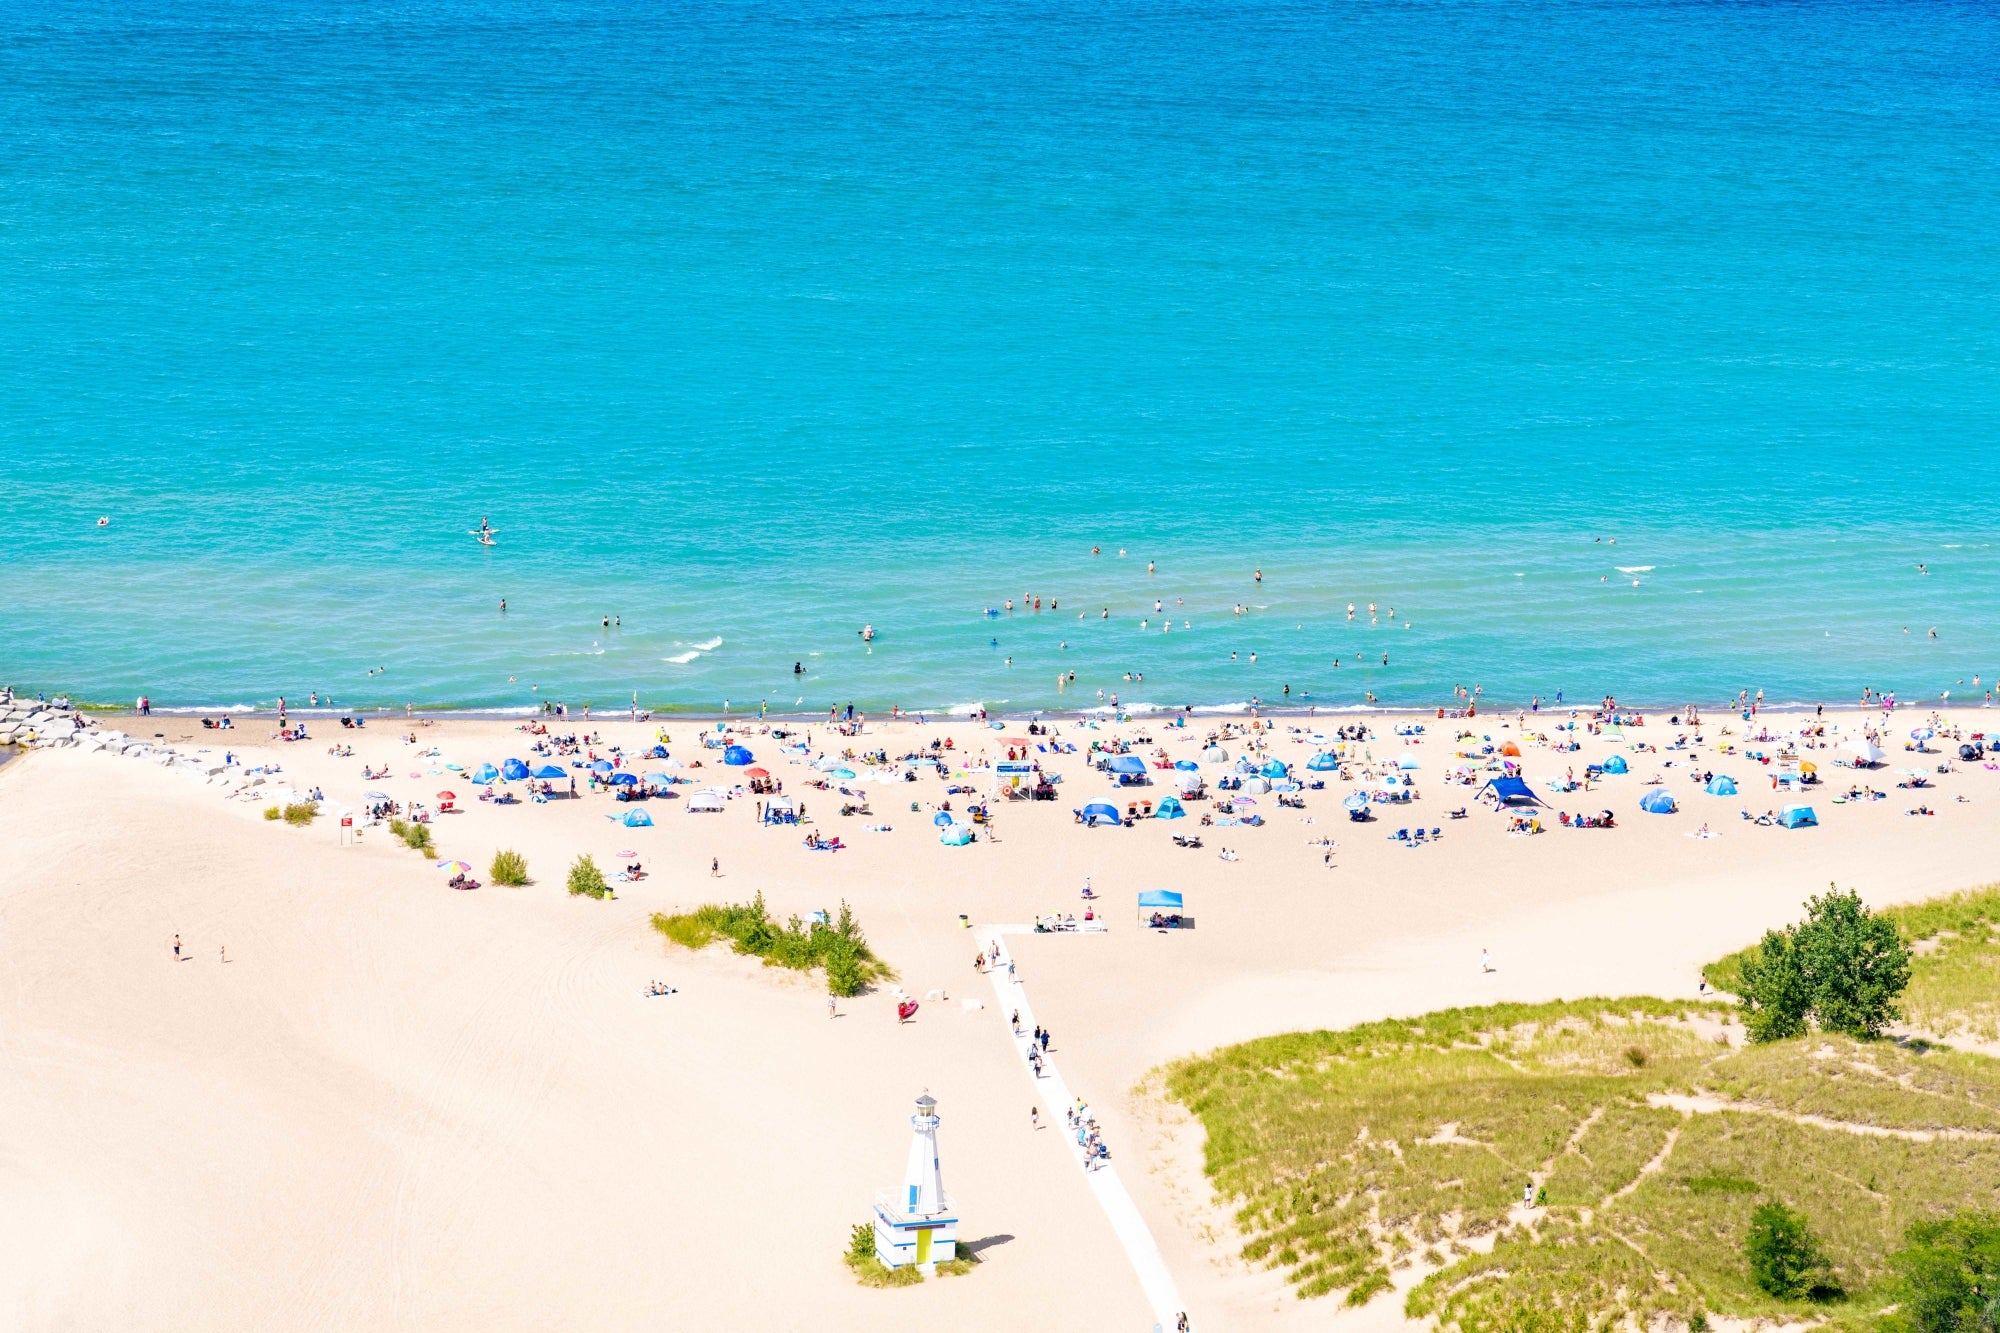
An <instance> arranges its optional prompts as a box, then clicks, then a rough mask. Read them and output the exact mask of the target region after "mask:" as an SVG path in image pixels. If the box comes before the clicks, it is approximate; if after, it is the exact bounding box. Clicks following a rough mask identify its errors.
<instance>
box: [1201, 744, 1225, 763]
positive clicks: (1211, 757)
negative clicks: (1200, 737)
mask: <svg viewBox="0 0 2000 1333" xmlns="http://www.w3.org/2000/svg"><path fill="white" fill-rule="evenodd" d="M1201 761H1202V762H1203V763H1204V764H1226V763H1228V762H1229V751H1227V750H1225V749H1223V748H1222V747H1221V746H1220V745H1211V746H1209V747H1208V748H1207V749H1206V750H1203V751H1202V752H1201Z"/></svg>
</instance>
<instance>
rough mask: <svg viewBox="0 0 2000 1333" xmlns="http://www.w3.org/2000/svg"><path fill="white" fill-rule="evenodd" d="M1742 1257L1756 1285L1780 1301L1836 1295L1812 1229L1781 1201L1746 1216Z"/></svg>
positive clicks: (1836, 1287) (1831, 1268)
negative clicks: (1746, 1227) (1747, 1261)
mask: <svg viewBox="0 0 2000 1333" xmlns="http://www.w3.org/2000/svg"><path fill="white" fill-rule="evenodd" d="M1743 1257H1744V1258H1746V1259H1748V1260H1749V1261H1750V1276H1751V1277H1752V1278H1754V1279H1756V1282H1757V1285H1758V1286H1759V1287H1761V1288H1763V1289H1764V1290H1765V1291H1766V1292H1768V1293H1770V1294H1771V1295H1773V1296H1776V1297H1778V1298H1779V1299H1780V1300H1787V1301H1795V1300H1799V1299H1801V1298H1803V1297H1813V1298H1815V1299H1819V1298H1822V1297H1826V1296H1832V1295H1837V1294H1839V1290H1840V1289H1839V1287H1838V1286H1836V1285H1835V1283H1834V1281H1833V1266H1832V1265H1831V1264H1829V1263H1828V1262H1827V1261H1826V1257H1825V1256H1824V1255H1823V1254H1821V1253H1820V1248H1819V1242H1818V1241H1817V1240H1815V1239H1814V1238H1813V1234H1812V1228H1810V1227H1809V1226H1807V1225H1806V1219H1805V1218H1804V1217H1803V1216H1802V1215H1800V1214H1799V1213H1797V1212H1794V1211H1793V1210H1792V1209H1790V1208H1787V1207H1786V1206H1785V1205H1784V1204H1782V1203H1767V1204H1765V1205H1763V1206H1762V1207H1760V1208H1759V1209H1758V1210H1757V1211H1756V1212H1754V1213H1752V1214H1751V1215H1750V1235H1749V1237H1748V1239H1746V1240H1745V1241H1744V1242H1743Z"/></svg>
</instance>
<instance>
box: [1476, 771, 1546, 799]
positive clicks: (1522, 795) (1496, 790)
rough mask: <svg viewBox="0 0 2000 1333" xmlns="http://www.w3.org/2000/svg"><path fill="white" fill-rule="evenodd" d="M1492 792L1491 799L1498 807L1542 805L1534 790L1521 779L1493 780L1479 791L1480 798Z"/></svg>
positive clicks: (1505, 778) (1504, 778) (1503, 778)
mask: <svg viewBox="0 0 2000 1333" xmlns="http://www.w3.org/2000/svg"><path fill="white" fill-rule="evenodd" d="M1488 792H1492V793H1493V799H1494V801H1495V802H1497V803H1498V804H1500V805H1542V804H1544V802H1543V801H1542V798H1541V797H1539V796H1537V795H1535V789H1534V788H1532V787H1530V786H1529V785H1528V784H1527V782H1526V781H1525V780H1524V779H1522V778H1516V777H1502V778H1493V779H1492V780H1490V781H1489V782H1487V784H1486V785H1485V786H1484V787H1481V788H1480V789H1479V794H1480V795H1481V796H1484V795H1486V793H1488Z"/></svg>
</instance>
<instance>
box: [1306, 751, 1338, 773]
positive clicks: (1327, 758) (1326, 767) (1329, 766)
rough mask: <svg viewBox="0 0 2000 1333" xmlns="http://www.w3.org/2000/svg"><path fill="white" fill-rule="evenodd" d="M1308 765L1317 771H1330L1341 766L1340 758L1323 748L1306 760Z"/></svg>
mask: <svg viewBox="0 0 2000 1333" xmlns="http://www.w3.org/2000/svg"><path fill="white" fill-rule="evenodd" d="M1306 767H1307V768H1309V769H1311V770H1312V771H1313V772H1315V773H1330V772H1332V771H1333V770H1334V769H1336V768H1339V767H1340V760H1339V759H1337V758H1335V757H1334V756H1333V755H1330V754H1328V753H1326V752H1325V751H1324V750H1322V751H1320V752H1319V753H1318V754H1316V755H1314V756H1313V757H1312V758H1310V759H1308V760H1306Z"/></svg>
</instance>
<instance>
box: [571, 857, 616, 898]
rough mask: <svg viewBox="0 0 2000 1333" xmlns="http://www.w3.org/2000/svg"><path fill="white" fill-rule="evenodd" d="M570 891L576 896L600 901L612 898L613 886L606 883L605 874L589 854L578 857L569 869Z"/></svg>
mask: <svg viewBox="0 0 2000 1333" xmlns="http://www.w3.org/2000/svg"><path fill="white" fill-rule="evenodd" d="M569 891H570V893H571V894H574V895H585V894H587V895H588V896H590V897H592V898H599V899H602V898H609V897H610V896H611V886H610V885H609V884H606V883H605V882H604V872H603V871H602V870H599V869H598V868H597V862H596V861H595V860H593V859H591V857H590V856H589V855H587V854H586V855H584V856H579V857H577V858H576V861H575V862H574V863H573V864H572V865H571V866H570V868H569Z"/></svg>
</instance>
